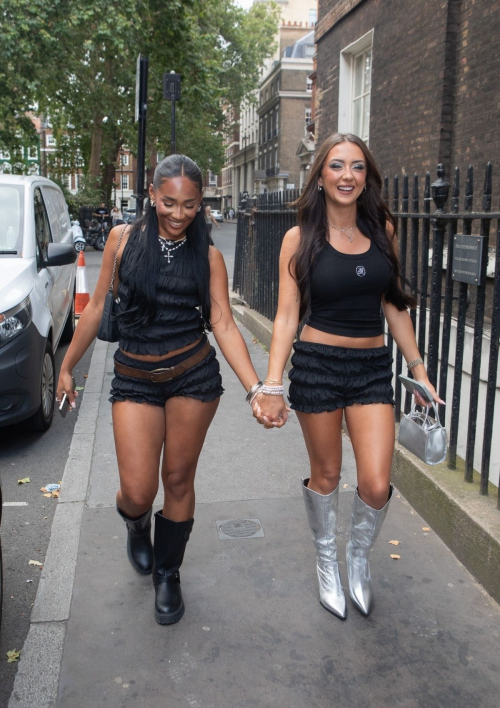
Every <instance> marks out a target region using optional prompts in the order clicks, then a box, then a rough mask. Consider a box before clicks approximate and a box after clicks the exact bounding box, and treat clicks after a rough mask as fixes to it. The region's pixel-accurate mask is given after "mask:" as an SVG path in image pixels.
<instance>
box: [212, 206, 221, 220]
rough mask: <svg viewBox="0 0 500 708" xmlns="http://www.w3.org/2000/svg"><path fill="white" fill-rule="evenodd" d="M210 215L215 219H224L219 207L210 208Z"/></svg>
mask: <svg viewBox="0 0 500 708" xmlns="http://www.w3.org/2000/svg"><path fill="white" fill-rule="evenodd" d="M212 216H213V217H214V219H215V221H219V222H221V221H224V216H223V215H222V212H221V211H220V210H219V209H212Z"/></svg>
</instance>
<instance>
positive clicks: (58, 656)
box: [8, 340, 108, 708]
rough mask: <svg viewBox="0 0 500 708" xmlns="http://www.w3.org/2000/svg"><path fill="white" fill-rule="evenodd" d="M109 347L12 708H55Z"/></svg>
mask: <svg viewBox="0 0 500 708" xmlns="http://www.w3.org/2000/svg"><path fill="white" fill-rule="evenodd" d="M107 350H108V343H107V342H101V341H99V340H96V343H95V345H94V351H93V353H92V359H91V362H90V367H89V373H88V378H87V383H86V385H85V391H84V392H83V396H82V402H81V404H80V408H79V411H78V420H77V422H76V425H75V429H74V431H73V437H72V439H71V446H70V449H69V455H68V460H67V462H66V466H65V469H64V475H63V478H62V484H61V496H60V497H59V499H58V502H57V507H56V511H55V514H54V520H53V522H52V528H51V533H50V541H49V545H48V548H47V554H46V556H45V563H44V566H43V570H42V575H41V577H40V582H39V585H38V590H37V593H36V597H35V602H34V605H33V611H32V613H31V624H30V629H29V632H28V636H27V637H26V640H25V642H24V645H23V650H22V655H21V661H20V662H19V668H18V670H17V673H16V678H15V681H14V688H13V690H12V694H11V696H10V699H9V703H8V708H53V707H54V706H55V705H56V702H57V692H58V687H59V675H60V671H61V660H62V655H63V649H64V639H65V636H66V623H67V620H68V618H69V611H70V606H71V597H72V594H73V582H74V579H75V571H76V560H77V556H78V545H79V541H80V528H81V521H82V514H83V508H84V505H85V499H86V495H87V487H88V482H89V476H90V467H91V464H92V455H93V451H94V440H95V431H96V426H97V412H98V409H99V402H100V397H101V391H102V385H103V380H104V368H105V363H106V353H107Z"/></svg>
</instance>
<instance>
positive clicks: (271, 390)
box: [260, 384, 285, 396]
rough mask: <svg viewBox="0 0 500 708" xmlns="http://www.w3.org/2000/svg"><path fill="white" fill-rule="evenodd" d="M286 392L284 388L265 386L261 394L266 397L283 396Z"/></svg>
mask: <svg viewBox="0 0 500 708" xmlns="http://www.w3.org/2000/svg"><path fill="white" fill-rule="evenodd" d="M284 392H285V389H284V388H283V386H266V385H265V384H264V385H263V386H262V388H261V389H260V393H264V394H265V395H266V396H282V395H283V393H284Z"/></svg>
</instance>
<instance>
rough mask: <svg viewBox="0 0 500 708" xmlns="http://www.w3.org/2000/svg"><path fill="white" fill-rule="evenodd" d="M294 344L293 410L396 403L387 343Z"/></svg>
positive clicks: (319, 409) (291, 391)
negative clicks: (371, 345)
mask: <svg viewBox="0 0 500 708" xmlns="http://www.w3.org/2000/svg"><path fill="white" fill-rule="evenodd" d="M293 348H294V354H293V356H292V366H293V368H292V369H291V371H290V372H289V374H288V378H289V379H290V381H291V383H290V389H289V392H288V400H289V401H290V406H291V408H293V409H294V410H296V411H302V412H303V413H323V412H325V411H329V412H331V411H335V410H337V408H345V407H346V406H352V405H353V404H354V403H363V404H367V403H390V404H391V405H394V391H393V388H392V354H391V352H390V351H389V349H388V347H386V346H383V347H376V348H375V349H355V348H347V347H333V346H331V345H329V344H318V343H316V342H300V341H298V342H296V343H295V344H294V345H293Z"/></svg>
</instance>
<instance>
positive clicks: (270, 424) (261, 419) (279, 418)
mask: <svg viewBox="0 0 500 708" xmlns="http://www.w3.org/2000/svg"><path fill="white" fill-rule="evenodd" d="M252 410H253V415H254V418H256V419H257V422H258V423H260V424H261V425H263V426H264V428H268V429H269V428H282V427H283V426H284V425H285V423H286V421H287V420H288V411H289V410H290V408H288V406H287V405H286V403H285V399H284V398H283V396H270V395H266V394H265V393H259V394H257V396H256V397H255V398H254V400H253V401H252Z"/></svg>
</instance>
